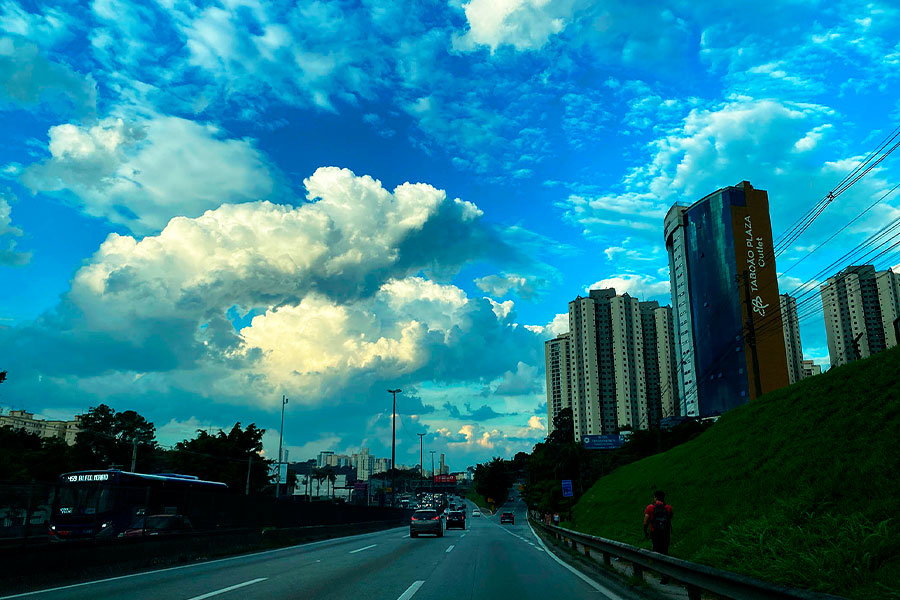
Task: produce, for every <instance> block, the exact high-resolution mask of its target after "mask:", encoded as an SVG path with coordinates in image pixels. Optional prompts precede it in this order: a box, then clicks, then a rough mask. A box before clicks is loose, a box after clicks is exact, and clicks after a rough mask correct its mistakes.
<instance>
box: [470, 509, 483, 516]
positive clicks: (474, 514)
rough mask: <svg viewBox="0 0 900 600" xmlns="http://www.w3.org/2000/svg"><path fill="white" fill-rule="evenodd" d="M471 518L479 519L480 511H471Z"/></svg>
mask: <svg viewBox="0 0 900 600" xmlns="http://www.w3.org/2000/svg"><path fill="white" fill-rule="evenodd" d="M472 516H473V517H480V516H481V511H480V510H478V509H477V508H475V509H473V510H472Z"/></svg>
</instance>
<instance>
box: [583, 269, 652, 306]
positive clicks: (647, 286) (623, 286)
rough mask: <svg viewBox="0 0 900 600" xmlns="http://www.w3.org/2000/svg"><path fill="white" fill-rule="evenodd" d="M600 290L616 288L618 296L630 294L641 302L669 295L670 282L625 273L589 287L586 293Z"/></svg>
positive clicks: (648, 276)
mask: <svg viewBox="0 0 900 600" xmlns="http://www.w3.org/2000/svg"><path fill="white" fill-rule="evenodd" d="M600 288H615V290H616V293H617V294H625V293H627V294H629V295H630V296H633V297H636V298H639V299H641V300H649V299H651V298H654V297H658V296H667V295H668V294H669V282H668V281H657V280H656V278H654V277H652V276H650V275H638V274H636V273H624V274H621V275H614V276H612V277H608V278H606V279H601V280H600V281H598V282H597V283H595V284H593V285H591V286H588V288H587V289H585V292H588V291H590V290H594V289H600Z"/></svg>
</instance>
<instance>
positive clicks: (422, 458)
mask: <svg viewBox="0 0 900 600" xmlns="http://www.w3.org/2000/svg"><path fill="white" fill-rule="evenodd" d="M416 435H417V436H419V479H420V480H421V481H419V485H421V484H423V483H425V442H424V441H423V440H424V438H425V434H424V433H417V434H416Z"/></svg>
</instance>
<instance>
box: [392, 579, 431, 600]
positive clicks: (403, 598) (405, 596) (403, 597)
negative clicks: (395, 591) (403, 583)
mask: <svg viewBox="0 0 900 600" xmlns="http://www.w3.org/2000/svg"><path fill="white" fill-rule="evenodd" d="M423 583H425V582H424V581H414V582H413V583H412V585H410V586H409V587H408V588H406V591H405V592H403V593H402V594H400V597H399V598H397V600H409V599H410V598H412V597H413V596H414V595H415V593H416V592H418V591H419V588H420V587H422V584H423Z"/></svg>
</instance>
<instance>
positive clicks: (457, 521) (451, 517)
mask: <svg viewBox="0 0 900 600" xmlns="http://www.w3.org/2000/svg"><path fill="white" fill-rule="evenodd" d="M452 527H456V528H458V529H465V528H466V513H465V512H463V511H461V510H451V511H450V512H448V513H447V529H450V528H452Z"/></svg>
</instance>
